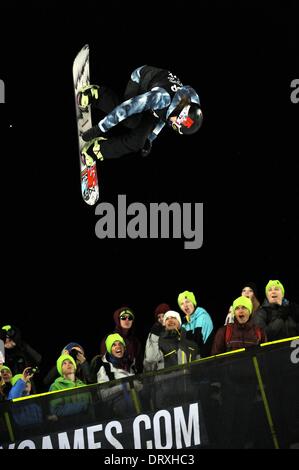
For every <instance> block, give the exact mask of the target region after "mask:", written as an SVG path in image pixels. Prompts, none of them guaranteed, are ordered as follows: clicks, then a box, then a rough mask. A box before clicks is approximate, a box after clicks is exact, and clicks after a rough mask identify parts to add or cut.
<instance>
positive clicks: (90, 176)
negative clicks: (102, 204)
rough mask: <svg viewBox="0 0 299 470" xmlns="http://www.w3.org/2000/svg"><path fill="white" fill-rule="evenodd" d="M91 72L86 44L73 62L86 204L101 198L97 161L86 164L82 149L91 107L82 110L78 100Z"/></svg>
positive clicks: (88, 125)
mask: <svg viewBox="0 0 299 470" xmlns="http://www.w3.org/2000/svg"><path fill="white" fill-rule="evenodd" d="M89 77H90V73H89V46H88V44H86V45H85V46H84V47H83V48H82V49H81V51H80V52H79V53H78V54H77V56H76V58H75V60H74V63H73V81H74V92H75V104H76V117H77V129H78V143H79V158H80V178H81V192H82V197H83V200H84V201H85V202H86V204H89V205H90V206H93V205H94V204H95V203H96V202H97V200H98V199H99V184H98V175H97V167H96V162H94V164H93V165H92V166H91V167H88V166H87V165H86V164H85V161H84V158H82V155H81V149H82V147H83V145H84V144H85V143H86V142H84V140H83V139H82V137H81V135H82V133H83V132H84V131H86V130H87V129H89V128H90V127H92V122H91V111H90V107H88V109H87V110H86V111H85V110H84V111H82V110H81V109H80V108H79V106H78V102H77V94H78V91H79V90H80V89H81V88H82V87H84V86H85V85H89V84H90V79H89Z"/></svg>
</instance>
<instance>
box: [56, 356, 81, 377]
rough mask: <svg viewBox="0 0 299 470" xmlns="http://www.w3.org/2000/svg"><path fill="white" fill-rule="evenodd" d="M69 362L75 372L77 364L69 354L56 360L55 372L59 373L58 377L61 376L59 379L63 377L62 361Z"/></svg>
mask: <svg viewBox="0 0 299 470" xmlns="http://www.w3.org/2000/svg"><path fill="white" fill-rule="evenodd" d="M67 359H68V360H69V361H71V363H72V364H73V366H74V368H75V370H76V369H77V364H76V361H75V359H74V358H73V357H72V356H70V355H69V354H62V355H61V356H60V357H59V358H58V359H57V362H56V367H57V370H58V372H59V375H61V377H62V376H63V375H62V363H63V361H66V360H67Z"/></svg>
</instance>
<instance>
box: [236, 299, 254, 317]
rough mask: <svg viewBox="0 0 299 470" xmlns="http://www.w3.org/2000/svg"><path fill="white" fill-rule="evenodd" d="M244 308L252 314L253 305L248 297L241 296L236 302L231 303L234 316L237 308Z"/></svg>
mask: <svg viewBox="0 0 299 470" xmlns="http://www.w3.org/2000/svg"><path fill="white" fill-rule="evenodd" d="M241 306H242V307H245V308H247V310H249V313H250V314H252V310H253V305H252V302H251V300H250V299H248V297H244V296H243V295H241V297H238V298H237V299H236V300H234V302H233V312H234V314H235V310H236V308H237V307H241Z"/></svg>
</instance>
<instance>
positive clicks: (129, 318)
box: [119, 315, 134, 321]
mask: <svg viewBox="0 0 299 470" xmlns="http://www.w3.org/2000/svg"><path fill="white" fill-rule="evenodd" d="M119 318H120V320H131V321H132V320H134V318H133V316H132V315H120V317H119Z"/></svg>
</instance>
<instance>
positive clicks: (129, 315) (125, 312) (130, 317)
mask: <svg viewBox="0 0 299 470" xmlns="http://www.w3.org/2000/svg"><path fill="white" fill-rule="evenodd" d="M119 318H120V320H126V319H128V320H134V315H133V313H132V312H131V311H130V310H123V311H122V312H121V314H120V316H119Z"/></svg>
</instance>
